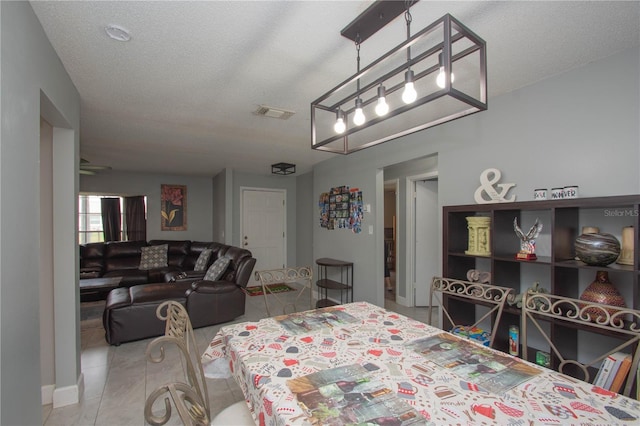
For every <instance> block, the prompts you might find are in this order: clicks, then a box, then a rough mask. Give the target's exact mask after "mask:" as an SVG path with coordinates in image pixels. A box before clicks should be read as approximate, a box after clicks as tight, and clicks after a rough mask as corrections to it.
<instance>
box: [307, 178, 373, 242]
mask: <svg viewBox="0 0 640 426" xmlns="http://www.w3.org/2000/svg"><path fill="white" fill-rule="evenodd" d="M318 207H319V209H320V226H321V227H323V228H326V229H351V231H352V232H353V233H355V234H359V233H360V232H362V191H360V190H359V189H358V188H351V189H349V187H348V186H337V187H335V188H331V191H329V192H323V193H322V194H320V199H319V200H318Z"/></svg>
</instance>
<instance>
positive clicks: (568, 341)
mask: <svg viewBox="0 0 640 426" xmlns="http://www.w3.org/2000/svg"><path fill="white" fill-rule="evenodd" d="M639 211H640V195H629V196H613V197H597V198H578V199H564V200H545V201H525V202H515V203H496V204H473V205H459V206H445V207H444V208H443V265H442V271H443V276H444V277H448V278H456V279H466V275H467V271H468V270H469V269H479V270H482V271H488V272H491V277H492V281H491V283H492V284H495V285H499V286H504V287H511V288H513V289H514V292H515V293H516V294H520V293H523V292H525V291H526V290H527V289H528V288H529V287H531V286H532V285H533V284H534V282H539V285H540V286H541V287H543V288H545V289H546V290H548V291H549V292H550V293H552V294H557V295H561V296H566V297H573V298H579V296H580V294H582V292H583V291H584V289H585V288H586V287H587V286H588V285H589V283H591V282H592V281H593V279H594V277H595V274H596V271H598V270H607V271H609V276H610V279H611V282H613V283H614V284H615V285H616V287H617V288H618V290H619V291H620V293H621V294H622V295H623V297H624V298H625V300H626V303H627V307H629V308H633V309H640V288H639V287H640V285H639V282H640V270H639V256H638V246H639V244H638V242H639V238H638V227H639V224H640V221H639V214H638V213H639ZM468 216H487V217H489V218H491V220H490V224H491V225H490V250H491V253H490V255H488V256H472V255H467V254H465V250H467V247H468V230H467V220H466V217H468ZM515 218H517V221H518V225H519V226H520V228H521V229H522V231H523V232H524V233H525V234H526V233H527V232H528V231H529V229H530V228H531V226H532V225H533V224H534V222H535V220H536V218H538V219H539V220H540V223H542V225H543V228H542V231H541V233H540V235H539V237H538V238H537V239H536V255H537V259H536V260H533V261H526V260H519V259H517V258H516V254H517V253H518V251H519V250H520V240H519V238H518V237H517V236H516V234H515V232H514V227H513V221H514V219H515ZM584 226H596V227H599V228H600V232H606V233H609V234H613V235H615V236H616V237H617V238H618V240H621V234H622V228H623V227H624V226H633V227H634V234H633V235H634V246H635V248H636V249H635V252H634V254H633V265H619V264H617V263H613V264H611V265H608V266H604V267H596V266H589V265H586V264H584V263H583V262H581V261H579V260H576V258H575V249H574V242H575V239H576V238H577V237H578V236H579V235H580V233H581V229H582V227H584ZM450 299H451V298H447V297H445V299H444V300H443V303H445V304H447V308H448V309H449V312H450V313H451V312H452V308H453V312H457V315H459V317H458V318H456V320H460V321H464V322H468V323H473V322H474V321H475V318H477V316H478V315H479V314H478V312H479V310H481V309H484V308H483V307H481V306H479V305H476V306H475V307H474V309H469V303H470V302H468V301H462V300H459V299H456V300H450ZM443 320H445V324H443V329H448V326H450V324H446V319H443ZM494 320H495V318H494V319H492V320H491V324H487V328H490V329H491V330H492V332H493V333H497V335H496V340H495V342H494V347H495V348H497V349H500V350H503V351H505V352H506V351H508V329H509V326H510V325H519V324H520V310H519V308H517V307H516V306H509V305H507V306H506V307H505V311H504V313H503V315H502V319H501V321H500V324H499V328H498V329H496V330H494V329H493V321H494ZM549 327H550V328H551V335H552V338H553V340H554V342H556V344H558V342H561V343H560V345H562V346H563V347H564V349H567V350H569V351H574V352H575V353H576V354H581V353H583V352H585V350H586V352H588V345H589V343H585V342H590V341H589V340H588V339H585V337H584V334H585V333H591V330H588V329H587V327H584V329H582V330H578V329H577V328H575V327H573V328H572V327H566V326H561V325H559V324H549ZM596 334H597V332H596ZM534 341H535V339H534ZM530 342H531V340H530ZM543 343H544V342H535V346H536V347H535V348H534V347H530V348H527V350H529V351H530V352H529V353H531V351H533V353H534V354H535V351H536V350H545V347H544V344H543ZM530 346H534V345H530ZM522 349H524V348H521V350H522ZM547 352H548V351H547ZM530 359H531V358H530ZM533 359H535V355H534V357H533ZM555 361H556V360H553V358H552V366H553V362H555Z"/></svg>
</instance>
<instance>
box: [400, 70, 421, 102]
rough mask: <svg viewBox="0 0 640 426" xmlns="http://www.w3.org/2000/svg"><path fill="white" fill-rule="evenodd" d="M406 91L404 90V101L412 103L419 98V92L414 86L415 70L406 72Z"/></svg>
mask: <svg viewBox="0 0 640 426" xmlns="http://www.w3.org/2000/svg"><path fill="white" fill-rule="evenodd" d="M404 81H405V84H404V91H403V92H402V102H404V103H405V104H410V103H412V102H414V101H415V100H416V99H417V98H418V92H416V89H415V87H413V71H411V70H408V71H407V72H406V73H405V74H404Z"/></svg>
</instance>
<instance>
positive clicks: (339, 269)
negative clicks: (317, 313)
mask: <svg viewBox="0 0 640 426" xmlns="http://www.w3.org/2000/svg"><path fill="white" fill-rule="evenodd" d="M316 264H317V265H318V280H317V281H316V286H317V291H318V297H317V299H318V301H317V302H316V308H326V307H328V306H335V305H338V304H343V303H349V302H353V262H346V261H344V260H338V259H331V258H327V257H323V258H321V259H317V260H316ZM345 293H346V294H345ZM330 297H334V299H331V298H330ZM338 297H339V298H340V302H339V303H338V302H337V301H336V300H337V298H338Z"/></svg>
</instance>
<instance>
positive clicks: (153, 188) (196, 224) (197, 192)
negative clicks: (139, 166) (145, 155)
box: [80, 171, 218, 241]
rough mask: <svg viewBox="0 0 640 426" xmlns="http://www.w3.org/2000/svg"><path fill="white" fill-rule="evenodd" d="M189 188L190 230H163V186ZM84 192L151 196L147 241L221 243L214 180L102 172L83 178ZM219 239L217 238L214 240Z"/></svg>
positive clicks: (81, 185)
mask: <svg viewBox="0 0 640 426" xmlns="http://www.w3.org/2000/svg"><path fill="white" fill-rule="evenodd" d="M161 184H172V185H186V186H187V230H186V231H161V230H160V185H161ZM80 192H84V193H92V194H111V195H122V196H132V195H146V196H147V240H153V239H168V240H195V241H218V239H217V235H215V234H214V232H213V223H214V219H213V200H214V198H213V194H214V188H213V179H212V178H208V177H197V176H172V175H158V174H150V173H131V172H115V171H108V172H102V173H99V174H97V175H94V176H89V175H82V176H81V177H80ZM214 237H215V238H214Z"/></svg>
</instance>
